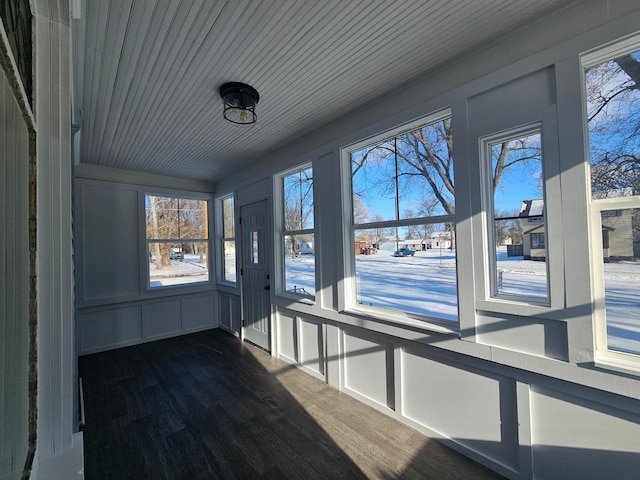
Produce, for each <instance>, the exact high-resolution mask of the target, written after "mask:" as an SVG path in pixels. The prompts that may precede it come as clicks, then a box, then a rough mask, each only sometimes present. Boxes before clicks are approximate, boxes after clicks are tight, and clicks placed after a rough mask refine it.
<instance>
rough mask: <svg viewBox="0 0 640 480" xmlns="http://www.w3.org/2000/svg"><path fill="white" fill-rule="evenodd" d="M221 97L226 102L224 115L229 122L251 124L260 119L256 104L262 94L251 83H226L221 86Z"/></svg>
mask: <svg viewBox="0 0 640 480" xmlns="http://www.w3.org/2000/svg"><path fill="white" fill-rule="evenodd" d="M220 97H221V98H222V101H223V103H224V110H223V116H224V118H225V119H226V120H228V121H229V122H231V123H235V124H238V125H249V124H252V123H255V122H256V120H257V119H258V116H257V115H256V104H257V103H258V101H259V100H260V95H259V94H258V91H257V90H256V89H255V88H253V87H252V86H251V85H247V84H245V83H240V82H228V83H225V84H223V85H221V86H220Z"/></svg>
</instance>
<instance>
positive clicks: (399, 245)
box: [354, 225, 458, 321]
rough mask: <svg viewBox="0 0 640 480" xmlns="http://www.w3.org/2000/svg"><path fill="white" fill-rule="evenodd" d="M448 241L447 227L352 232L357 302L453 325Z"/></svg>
mask: <svg viewBox="0 0 640 480" xmlns="http://www.w3.org/2000/svg"><path fill="white" fill-rule="evenodd" d="M451 237H452V236H451V229H450V226H449V225H419V226H412V227H406V226H405V227H397V228H396V227H392V228H388V229H367V230H364V229H363V230H356V231H355V245H354V251H355V269H356V300H357V302H358V304H361V305H367V306H372V307H377V308H386V309H392V310H399V311H402V312H407V313H410V314H417V315H421V316H427V317H433V318H438V319H442V320H452V321H457V319H458V289H457V279H456V253H455V236H454V238H453V239H452V238H451Z"/></svg>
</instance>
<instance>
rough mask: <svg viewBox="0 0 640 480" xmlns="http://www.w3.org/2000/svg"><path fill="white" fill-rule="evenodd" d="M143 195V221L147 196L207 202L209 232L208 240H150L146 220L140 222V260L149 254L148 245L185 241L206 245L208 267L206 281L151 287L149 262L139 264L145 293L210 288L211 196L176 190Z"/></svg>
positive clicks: (211, 279)
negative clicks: (141, 250)
mask: <svg viewBox="0 0 640 480" xmlns="http://www.w3.org/2000/svg"><path fill="white" fill-rule="evenodd" d="M142 193H143V194H142V195H141V197H142V210H141V211H142V217H141V218H143V219H145V218H146V198H147V197H148V196H155V197H171V198H179V199H181V200H182V199H186V200H200V201H204V202H207V217H208V218H207V224H208V225H209V231H208V232H207V235H208V238H189V239H170V238H159V239H150V238H148V237H147V224H146V220H145V221H142V222H140V230H139V231H140V232H141V235H142V242H141V243H142V248H143V252H142V256H141V257H140V258H142V259H146V258H147V255H148V254H149V244H151V243H166V242H173V243H183V242H184V241H185V240H189V241H191V242H197V243H206V244H207V251H208V252H209V253H208V255H207V267H208V272H209V275H208V279H207V280H202V281H199V282H189V283H180V284H176V285H160V286H157V287H152V286H151V272H150V271H149V262H148V261H146V260H145V261H143V262H141V269H140V271H141V273H142V275H141V276H140V280H141V282H142V283H143V289H144V291H146V292H157V291H160V290H169V289H174V290H175V289H183V290H184V289H187V290H188V289H192V290H198V289H199V288H201V287H210V286H212V285H213V284H214V280H213V276H212V272H213V260H212V255H211V252H212V248H211V247H212V245H211V217H212V215H211V214H212V212H211V204H212V198H211V195H207V194H197V193H194V192H185V191H176V190H164V191H162V190H153V191H144V192H142Z"/></svg>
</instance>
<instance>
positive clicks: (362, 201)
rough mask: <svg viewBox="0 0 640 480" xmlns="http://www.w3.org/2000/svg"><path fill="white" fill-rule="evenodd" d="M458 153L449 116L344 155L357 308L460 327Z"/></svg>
mask: <svg viewBox="0 0 640 480" xmlns="http://www.w3.org/2000/svg"><path fill="white" fill-rule="evenodd" d="M452 152H453V141H452V136H451V117H450V114H449V112H448V111H447V112H442V113H439V114H437V115H434V116H432V117H430V119H428V120H426V121H422V122H420V123H417V124H414V125H412V126H410V127H407V128H404V129H403V130H401V131H399V132H397V133H391V134H387V135H385V136H384V137H382V138H379V139H377V140H374V141H370V142H366V143H363V144H360V145H356V146H354V147H353V148H350V149H348V150H345V161H346V162H348V171H347V172H345V175H346V178H348V179H350V187H351V202H350V205H349V210H350V211H349V213H348V215H349V216H350V218H351V232H350V236H349V240H348V243H349V244H348V245H347V247H346V248H347V252H348V253H349V254H350V257H351V269H352V271H351V272H350V273H349V272H348V276H350V277H351V278H352V279H353V282H352V285H351V290H350V292H349V296H348V298H349V300H348V303H349V304H350V306H351V307H355V308H365V309H368V310H369V311H372V312H373V311H375V310H385V311H387V312H388V311H393V312H394V315H396V316H397V317H398V318H399V319H400V320H402V319H417V320H430V321H434V320H435V321H440V322H445V323H451V322H457V319H458V292H457V277H456V239H455V219H454V213H455V191H454V189H455V187H454V172H453V156H452ZM345 170H347V167H346V166H345Z"/></svg>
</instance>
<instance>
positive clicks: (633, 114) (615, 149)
mask: <svg viewBox="0 0 640 480" xmlns="http://www.w3.org/2000/svg"><path fill="white" fill-rule="evenodd" d="M638 67H640V51H637V52H633V53H630V54H627V55H623V56H621V57H619V58H616V59H613V60H609V61H607V62H603V63H600V64H598V65H595V66H593V67H591V68H589V69H587V71H586V74H585V86H586V96H587V98H586V100H587V123H588V129H589V158H590V163H591V190H592V195H593V198H594V199H601V198H612V197H626V196H630V195H638V194H640V135H638V125H640V90H638V87H640V85H637V83H636V80H637V72H638V71H639V70H638Z"/></svg>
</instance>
